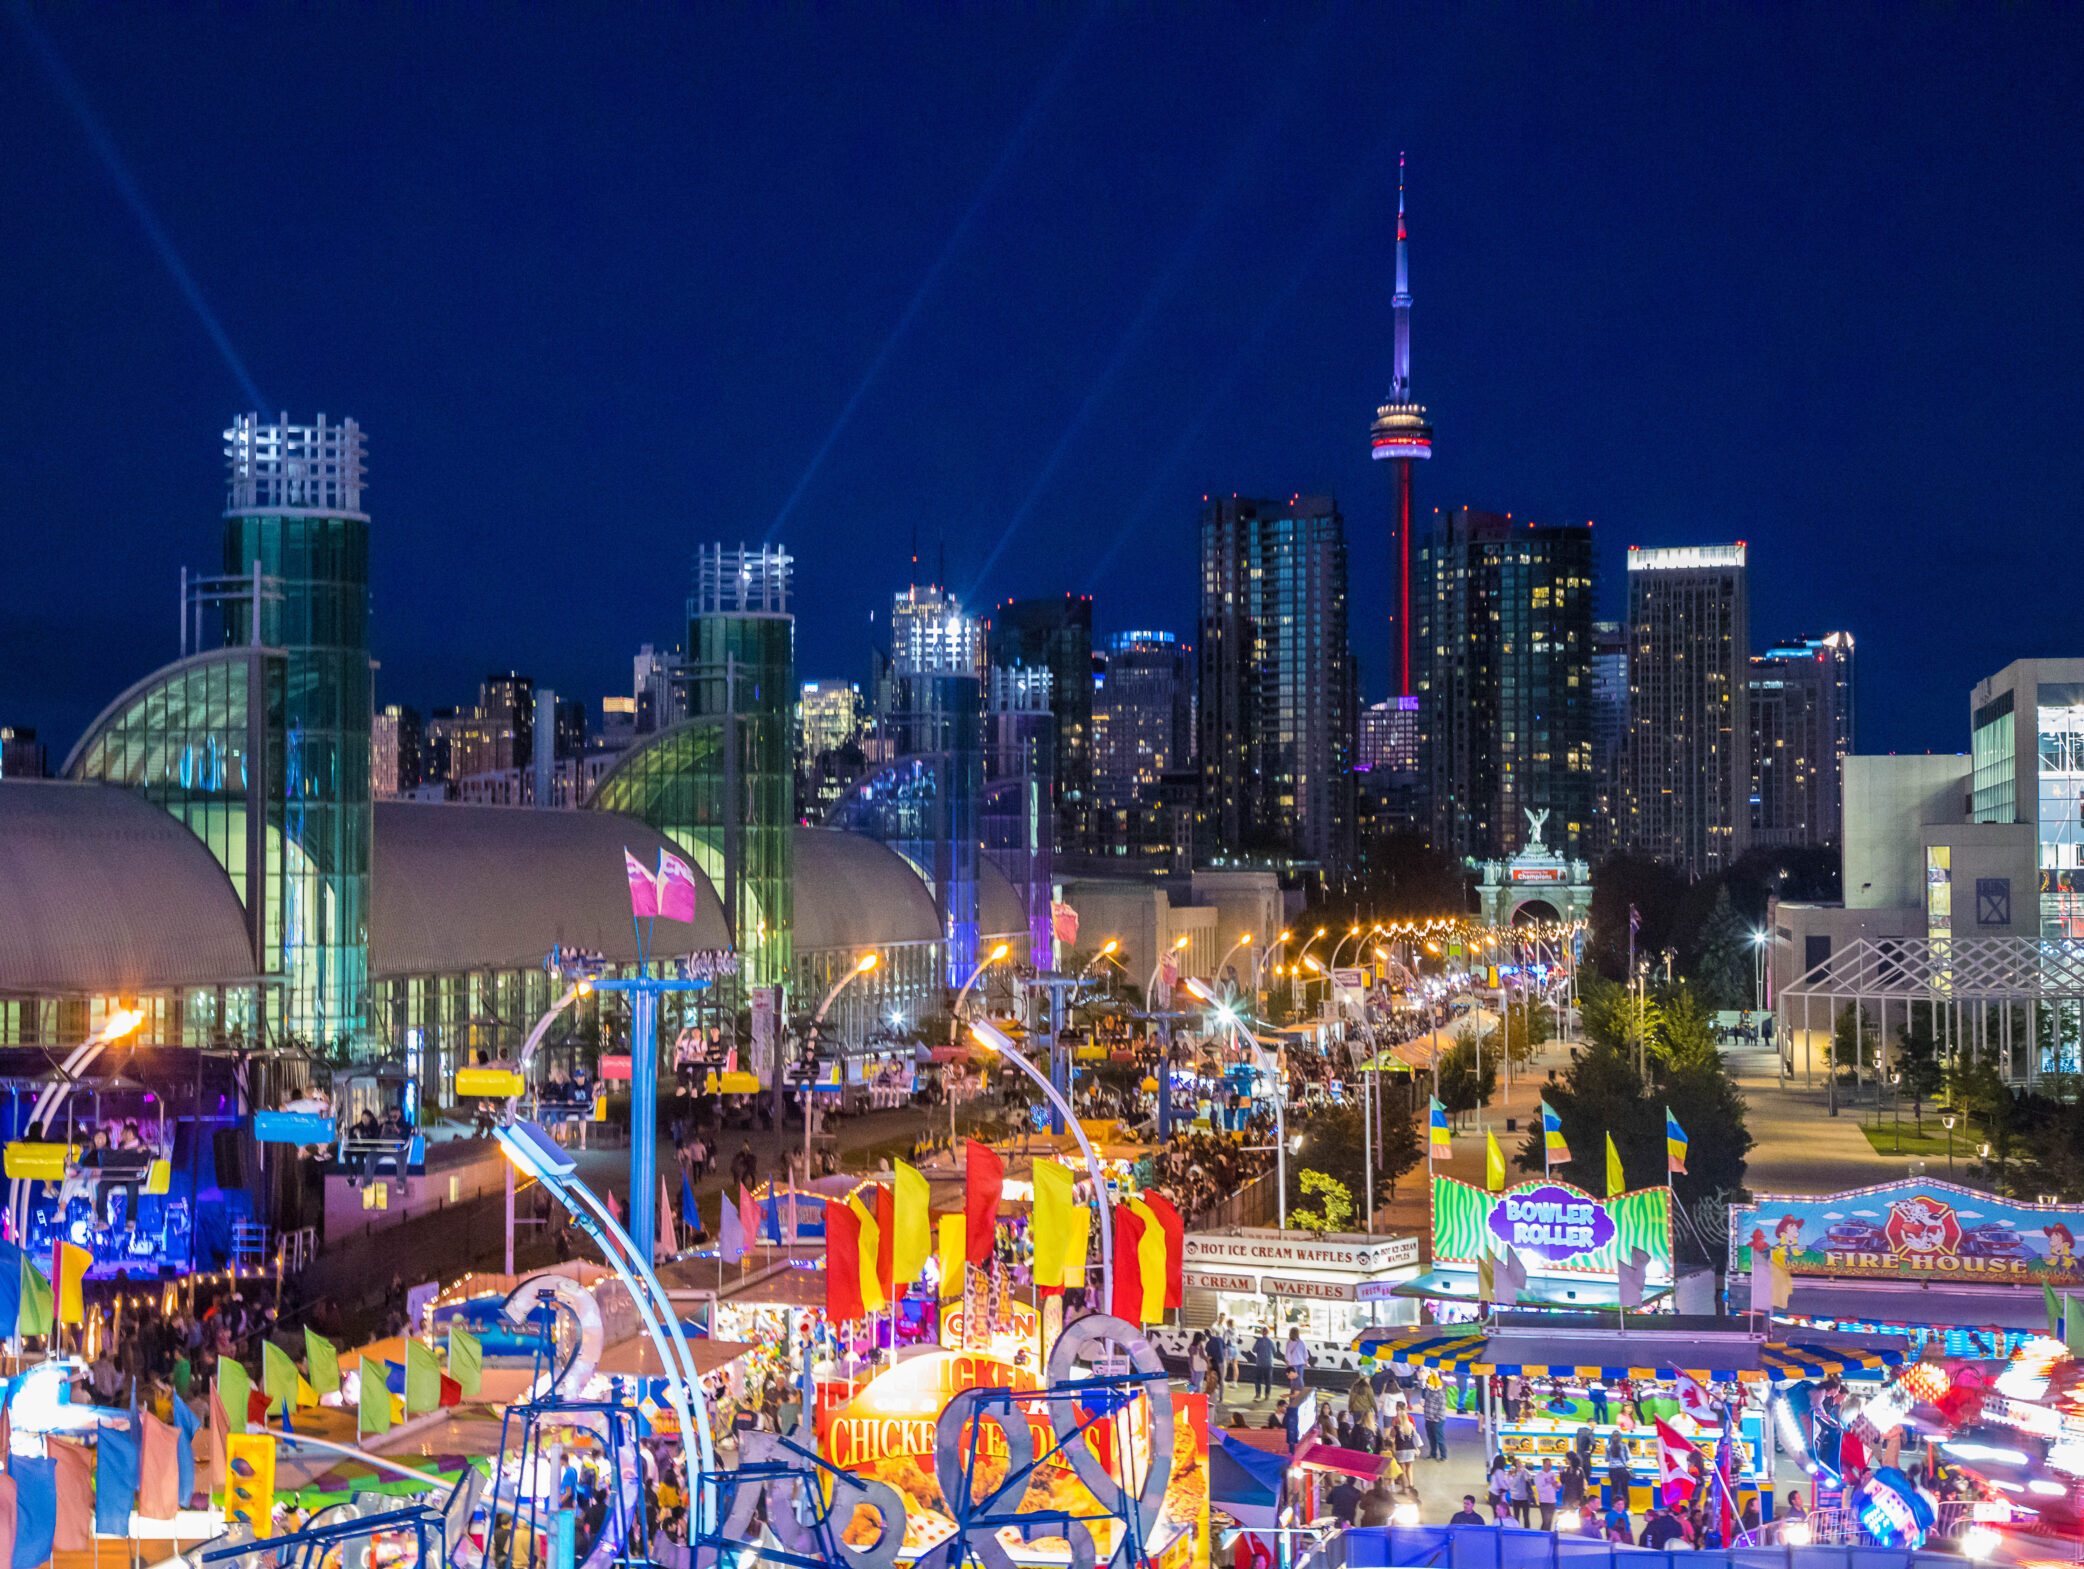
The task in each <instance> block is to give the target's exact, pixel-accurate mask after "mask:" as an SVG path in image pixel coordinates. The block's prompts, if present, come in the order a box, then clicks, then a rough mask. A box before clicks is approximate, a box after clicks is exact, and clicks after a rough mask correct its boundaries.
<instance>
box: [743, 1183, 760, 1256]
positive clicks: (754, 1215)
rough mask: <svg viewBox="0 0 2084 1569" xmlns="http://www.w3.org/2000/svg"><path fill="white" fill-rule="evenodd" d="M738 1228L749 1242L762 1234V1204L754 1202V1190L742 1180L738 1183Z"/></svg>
mask: <svg viewBox="0 0 2084 1569" xmlns="http://www.w3.org/2000/svg"><path fill="white" fill-rule="evenodd" d="M738 1229H739V1231H740V1232H742V1233H743V1234H744V1236H745V1240H746V1241H747V1242H748V1243H750V1242H751V1241H752V1240H753V1239H754V1238H755V1237H757V1236H759V1234H760V1206H759V1205H757V1204H755V1203H754V1202H753V1195H752V1190H751V1189H750V1188H748V1187H747V1186H746V1185H745V1184H744V1183H742V1182H741V1183H740V1184H739V1185H738Z"/></svg>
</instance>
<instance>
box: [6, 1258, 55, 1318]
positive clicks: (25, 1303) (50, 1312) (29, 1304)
mask: <svg viewBox="0 0 2084 1569" xmlns="http://www.w3.org/2000/svg"><path fill="white" fill-rule="evenodd" d="M57 1321H58V1313H57V1309H56V1307H55V1305H54V1304H53V1301H52V1297H51V1283H50V1282H49V1281H48V1280H45V1279H44V1278H43V1271H42V1270H40V1269H38V1268H37V1267H36V1266H35V1265H34V1264H32V1263H30V1262H29V1255H28V1254H27V1253H24V1254H23V1255H22V1303H21V1306H20V1307H19V1308H17V1309H16V1310H15V1323H14V1327H15V1333H16V1334H18V1335H48V1334H49V1333H50V1332H51V1328H52V1326H53V1325H54V1324H56V1323H57Z"/></svg>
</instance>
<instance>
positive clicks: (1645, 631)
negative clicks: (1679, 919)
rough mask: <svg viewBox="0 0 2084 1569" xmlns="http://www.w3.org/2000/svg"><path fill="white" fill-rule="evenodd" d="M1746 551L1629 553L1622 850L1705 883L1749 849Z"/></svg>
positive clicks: (1701, 548)
mask: <svg viewBox="0 0 2084 1569" xmlns="http://www.w3.org/2000/svg"><path fill="white" fill-rule="evenodd" d="M1745 574H1746V567H1745V558H1744V546H1743V544H1742V543H1738V544H1734V545H1689V546H1684V547H1681V548H1678V549H1673V550H1642V549H1638V548H1636V547H1634V546H1630V547H1629V551H1628V703H1629V713H1628V743H1627V747H1626V750H1625V752H1624V754H1623V761H1622V775H1623V778H1624V780H1625V781H1626V785H1625V797H1624V801H1625V805H1624V819H1623V823H1622V828H1623V833H1622V843H1623V844H1624V845H1625V846H1626V847H1627V848H1629V849H1632V850H1635V851H1637V852H1639V853H1641V854H1644V855H1649V856H1654V857H1655V858H1656V859H1658V860H1660V861H1663V862H1665V863H1667V864H1668V865H1671V866H1675V867H1679V868H1681V869H1683V870H1686V871H1689V872H1693V873H1696V874H1701V875H1705V874H1707V873H1709V872H1715V871H1720V870H1722V869H1723V868H1725V867H1727V866H1729V865H1731V864H1732V863H1733V862H1735V860H1736V859H1737V857H1738V856H1740V855H1742V854H1743V853H1744V850H1745V848H1746V846H1747V845H1748V844H1749V842H1750V838H1751V812H1750V803H1749V800H1748V797H1749V795H1750V789H1751V758H1750V751H1751V724H1750V716H1749V712H1748V700H1749V692H1750V681H1749V676H1750V665H1751V639H1750V630H1749V626H1750V614H1751V611H1750V598H1749V591H1748V588H1747V579H1746V575H1745Z"/></svg>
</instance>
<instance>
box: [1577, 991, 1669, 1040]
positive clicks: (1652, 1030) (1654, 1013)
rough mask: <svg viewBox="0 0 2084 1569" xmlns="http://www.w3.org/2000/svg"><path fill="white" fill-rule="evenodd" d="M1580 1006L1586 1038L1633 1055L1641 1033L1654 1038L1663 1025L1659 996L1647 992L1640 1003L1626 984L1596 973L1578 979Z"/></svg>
mask: <svg viewBox="0 0 2084 1569" xmlns="http://www.w3.org/2000/svg"><path fill="white" fill-rule="evenodd" d="M1578 1010H1579V1017H1580V1018H1581V1019H1582V1021H1583V1023H1584V1028H1585V1038H1586V1039H1587V1040H1592V1041H1597V1042H1598V1043H1599V1044H1600V1045H1602V1046H1605V1047H1608V1048H1609V1049H1611V1050H1613V1051H1617V1052H1622V1053H1625V1054H1626V1055H1627V1056H1629V1057H1630V1058H1633V1057H1634V1055H1635V1043H1636V1040H1637V1038H1638V1036H1639V1035H1640V1036H1641V1037H1642V1038H1645V1039H1654V1038H1655V1037H1656V1035H1657V1033H1658V1031H1659V1030H1660V1029H1661V1028H1662V1026H1663V1016H1662V1013H1661V1012H1660V1010H1659V1008H1658V1004H1657V999H1656V998H1655V997H1652V996H1647V995H1646V996H1645V997H1644V998H1643V1000H1642V1001H1641V1002H1640V1003H1638V1002H1637V1001H1636V997H1635V993H1634V992H1633V991H1632V990H1631V989H1630V988H1629V987H1626V986H1623V985H1620V984H1619V983H1617V982H1614V981H1610V980H1607V979H1606V978H1605V977H1603V976H1600V975H1596V974H1590V973H1588V974H1586V975H1584V976H1582V977H1580V979H1579V983H1578Z"/></svg>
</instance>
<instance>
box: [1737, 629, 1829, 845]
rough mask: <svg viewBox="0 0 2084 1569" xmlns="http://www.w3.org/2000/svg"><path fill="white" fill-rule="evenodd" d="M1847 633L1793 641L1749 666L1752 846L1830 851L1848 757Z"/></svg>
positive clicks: (1755, 656)
mask: <svg viewBox="0 0 2084 1569" xmlns="http://www.w3.org/2000/svg"><path fill="white" fill-rule="evenodd" d="M1852 657H1853V642H1852V634H1851V633H1850V632H1832V633H1830V634H1828V635H1826V636H1824V637H1811V638H1793V639H1790V640H1789V641H1787V642H1785V643H1779V644H1775V645H1774V646H1773V647H1771V648H1769V649H1767V650H1766V651H1765V652H1764V653H1763V654H1754V655H1753V656H1752V658H1751V680H1750V692H1749V694H1748V701H1749V708H1750V724H1751V842H1752V843H1753V844H1754V845H1783V846H1784V845H1823V844H1837V843H1838V842H1839V840H1840V838H1841V836H1842V834H1843V831H1844V815H1845V803H1844V794H1845V759H1846V758H1847V757H1848V756H1849V755H1850V754H1851V752H1852V749H1853V663H1852Z"/></svg>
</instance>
